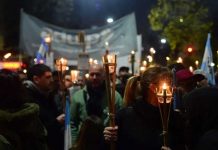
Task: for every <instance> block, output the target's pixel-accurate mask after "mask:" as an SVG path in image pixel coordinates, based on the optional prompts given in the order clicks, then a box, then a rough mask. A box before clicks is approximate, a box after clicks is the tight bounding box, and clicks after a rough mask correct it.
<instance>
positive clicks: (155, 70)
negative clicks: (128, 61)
mask: <svg viewBox="0 0 218 150" xmlns="http://www.w3.org/2000/svg"><path fill="white" fill-rule="evenodd" d="M171 77H172V74H171V71H170V70H169V69H168V68H167V67H151V68H148V69H147V70H146V71H145V72H144V73H143V74H142V76H141V80H140V85H141V90H142V92H143V93H144V92H146V91H148V88H149V84H151V83H153V84H159V83H160V81H167V82H171Z"/></svg>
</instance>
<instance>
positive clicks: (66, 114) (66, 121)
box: [64, 96, 72, 150]
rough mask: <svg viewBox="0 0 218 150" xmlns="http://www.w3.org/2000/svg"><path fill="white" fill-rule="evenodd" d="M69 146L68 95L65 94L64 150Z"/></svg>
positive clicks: (70, 144)
mask: <svg viewBox="0 0 218 150" xmlns="http://www.w3.org/2000/svg"><path fill="white" fill-rule="evenodd" d="M71 147H72V137H71V128H70V98H69V96H66V105H65V131H64V150H69V149H70V148H71Z"/></svg>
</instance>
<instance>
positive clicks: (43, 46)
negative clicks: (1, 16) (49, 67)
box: [36, 38, 48, 64]
mask: <svg viewBox="0 0 218 150" xmlns="http://www.w3.org/2000/svg"><path fill="white" fill-rule="evenodd" d="M46 52H48V45H47V44H46V42H45V39H44V38H43V39H42V41H41V44H40V47H39V50H38V52H37V54H36V63H37V64H39V63H41V60H43V62H44V63H45V53H46Z"/></svg>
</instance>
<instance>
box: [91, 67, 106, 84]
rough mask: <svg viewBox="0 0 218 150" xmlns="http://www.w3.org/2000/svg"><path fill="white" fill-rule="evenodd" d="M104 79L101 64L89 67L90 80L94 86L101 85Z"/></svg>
mask: <svg viewBox="0 0 218 150" xmlns="http://www.w3.org/2000/svg"><path fill="white" fill-rule="evenodd" d="M103 80H104V73H103V69H102V67H101V66H99V65H93V66H91V67H90V69H89V82H90V83H91V86H92V87H93V88H97V87H99V86H100V85H101V84H102V83H103Z"/></svg>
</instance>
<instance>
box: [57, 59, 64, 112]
mask: <svg viewBox="0 0 218 150" xmlns="http://www.w3.org/2000/svg"><path fill="white" fill-rule="evenodd" d="M56 66H57V70H58V77H59V83H60V86H61V90H62V92H63V95H62V101H63V108H65V107H64V106H65V101H64V99H65V91H64V90H65V86H64V82H63V74H64V71H65V70H66V67H67V59H65V58H60V59H57V60H56Z"/></svg>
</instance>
